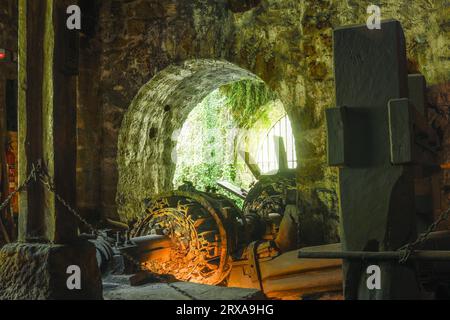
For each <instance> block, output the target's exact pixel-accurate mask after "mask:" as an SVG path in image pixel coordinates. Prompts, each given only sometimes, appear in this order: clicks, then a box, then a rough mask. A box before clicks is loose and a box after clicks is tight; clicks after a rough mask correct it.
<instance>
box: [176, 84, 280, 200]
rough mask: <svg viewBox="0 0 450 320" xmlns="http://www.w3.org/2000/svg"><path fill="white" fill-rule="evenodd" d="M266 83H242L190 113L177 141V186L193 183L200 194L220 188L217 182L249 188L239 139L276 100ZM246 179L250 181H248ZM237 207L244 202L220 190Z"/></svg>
mask: <svg viewBox="0 0 450 320" xmlns="http://www.w3.org/2000/svg"><path fill="white" fill-rule="evenodd" d="M275 98H276V97H275V94H274V93H272V92H271V91H270V90H269V89H267V87H266V86H265V85H264V83H258V82H254V81H240V82H236V83H233V84H230V85H227V86H224V87H222V88H220V89H219V90H216V91H214V92H212V93H211V94H210V95H208V96H207V97H206V98H205V99H204V100H203V101H202V102H201V103H200V104H199V105H198V106H197V107H195V108H194V110H193V111H192V112H191V113H190V115H189V117H188V119H187V120H186V122H185V123H184V125H183V129H182V131H181V133H180V136H179V138H178V141H177V148H176V152H177V166H176V170H175V176H174V186H175V187H179V186H180V185H182V184H183V183H184V182H185V181H190V182H192V183H193V184H194V186H195V187H196V188H197V189H198V190H206V189H208V188H210V187H213V188H218V187H217V185H216V182H217V181H218V180H226V181H229V182H231V183H233V184H235V185H236V186H238V187H241V188H248V186H249V184H250V183H251V182H252V181H251V180H248V175H245V174H243V172H244V170H246V168H244V167H243V166H242V165H238V163H237V150H236V146H235V145H236V135H237V133H238V129H240V128H243V129H248V128H250V127H251V126H252V124H254V123H255V122H256V121H257V120H259V119H260V118H261V117H262V116H264V115H265V114H267V110H264V106H265V105H267V103H268V102H270V101H273V100H274V99H275ZM245 177H247V178H245ZM217 190H218V192H219V193H221V194H224V195H226V196H228V197H230V198H232V199H233V200H235V203H236V204H238V205H242V204H243V201H242V200H241V199H239V198H237V197H235V196H233V195H231V194H230V193H229V192H227V191H224V190H222V189H221V188H218V189H217Z"/></svg>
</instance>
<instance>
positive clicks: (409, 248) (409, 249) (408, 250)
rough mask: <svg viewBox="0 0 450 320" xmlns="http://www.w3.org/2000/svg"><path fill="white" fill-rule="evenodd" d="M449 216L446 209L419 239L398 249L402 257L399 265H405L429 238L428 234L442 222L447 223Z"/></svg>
mask: <svg viewBox="0 0 450 320" xmlns="http://www.w3.org/2000/svg"><path fill="white" fill-rule="evenodd" d="M449 215H450V208H448V209H447V210H446V211H444V212H443V213H442V214H441V215H440V216H439V218H438V219H437V220H436V221H434V222H433V223H432V224H430V226H429V227H428V229H427V231H425V232H424V233H422V234H421V235H419V237H418V238H417V239H416V240H414V241H413V242H410V243H408V244H406V245H404V246H403V247H401V248H400V249H398V251H402V252H403V253H402V255H401V257H400V260H399V262H400V263H406V262H407V261H408V259H409V257H410V256H411V254H413V253H414V250H416V249H417V247H419V246H420V245H422V244H423V243H424V242H425V241H426V240H427V239H428V237H429V236H430V234H431V233H432V232H433V231H435V230H436V229H437V227H438V226H439V225H440V224H441V223H442V222H444V221H447V220H448V218H449Z"/></svg>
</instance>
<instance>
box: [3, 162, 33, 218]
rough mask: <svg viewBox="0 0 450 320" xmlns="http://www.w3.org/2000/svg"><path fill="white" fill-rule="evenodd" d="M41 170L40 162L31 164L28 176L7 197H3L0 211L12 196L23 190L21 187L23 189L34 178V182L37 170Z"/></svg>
mask: <svg viewBox="0 0 450 320" xmlns="http://www.w3.org/2000/svg"><path fill="white" fill-rule="evenodd" d="M40 170H41V166H40V164H38V165H36V166H35V165H33V166H32V168H31V172H30V174H29V175H28V177H27V178H26V179H25V181H24V182H23V183H22V184H21V185H19V186H18V187H17V188H16V189H14V190H13V191H12V192H11V193H10V194H9V195H8V197H7V198H6V199H5V201H3V202H2V204H0V212H1V211H3V210H4V209H5V208H6V207H7V206H8V205H9V204H10V202H11V200H12V199H13V198H14V196H15V195H16V194H18V193H20V192H22V191H23V189H25V188H26V187H27V186H28V185H29V184H30V182H31V181H33V180H34V182H36V180H37V174H38V172H39V171H40Z"/></svg>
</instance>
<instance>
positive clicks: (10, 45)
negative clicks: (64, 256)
mask: <svg viewBox="0 0 450 320" xmlns="http://www.w3.org/2000/svg"><path fill="white" fill-rule="evenodd" d="M17 19H18V15H17V0H4V1H2V3H1V5H0V48H2V49H6V50H8V51H9V52H10V53H12V55H13V56H12V57H11V58H12V59H13V60H14V56H15V55H16V54H17V24H18V22H17ZM16 81H17V65H16V64H15V63H14V62H6V63H5V62H0V164H1V166H0V170H1V172H0V179H1V180H2V183H1V190H0V193H1V197H0V201H1V200H3V199H5V197H6V194H7V192H8V187H9V186H8V184H7V183H5V182H6V180H5V179H4V177H5V176H6V175H7V170H6V166H5V165H4V164H5V162H6V159H5V147H6V144H7V141H8V138H7V134H6V131H7V130H11V131H13V130H16V129H17V122H16V121H17V113H16V111H17V109H16V108H17V91H16V89H17V82H16ZM3 213H5V212H2V213H0V215H1V214H3ZM10 217H11V216H10V215H3V216H2V221H3V222H5V221H9V222H10V225H9V226H8V229H10V228H9V227H11V225H12V223H11V222H12V221H11V220H10ZM5 218H6V219H5ZM0 228H1V226H0ZM11 229H12V228H11ZM1 231H3V230H1ZM9 231H10V236H11V235H12V236H13V237H14V232H12V230H9ZM5 239H6V236H5V235H4V234H3V232H0V245H1V244H2V243H3V242H4V240H5Z"/></svg>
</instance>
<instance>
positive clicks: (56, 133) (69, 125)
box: [19, 0, 78, 243]
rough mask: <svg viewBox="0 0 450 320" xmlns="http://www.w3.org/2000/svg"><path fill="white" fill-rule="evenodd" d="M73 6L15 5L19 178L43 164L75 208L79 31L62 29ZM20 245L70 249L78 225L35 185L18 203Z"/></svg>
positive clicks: (31, 1) (58, 0) (63, 0)
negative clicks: (35, 243)
mask: <svg viewBox="0 0 450 320" xmlns="http://www.w3.org/2000/svg"><path fill="white" fill-rule="evenodd" d="M72 4H76V1H67V0H46V1H35V0H21V1H20V4H19V88H20V89H19V177H20V182H23V181H24V180H25V179H26V177H27V176H28V175H29V173H30V172H31V170H32V165H33V164H36V163H37V162H38V161H39V160H42V166H43V168H44V170H46V171H47V172H48V174H49V176H50V177H51V178H50V179H51V183H52V184H53V185H54V187H55V191H56V193H57V194H58V195H59V196H61V197H62V198H63V199H64V200H65V201H66V202H67V203H68V204H70V205H71V206H72V207H74V206H75V203H76V202H75V194H76V191H75V171H76V144H75V140H76V101H77V99H76V75H77V66H78V59H77V57H78V31H70V30H68V29H67V27H66V19H67V17H68V15H67V14H66V9H67V7H68V6H69V5H72ZM20 199H21V200H20V222H19V225H20V227H19V233H20V236H19V237H20V239H21V240H24V241H28V242H29V241H50V242H55V243H69V242H72V241H74V240H76V238H77V235H78V220H77V219H76V218H75V217H74V216H73V215H72V214H71V213H70V212H69V211H68V210H67V208H66V207H65V206H63V205H62V204H61V203H60V202H59V201H57V199H56V197H55V195H54V194H53V193H52V192H49V191H48V190H47V189H46V188H44V187H43V186H42V185H41V184H39V183H33V184H31V185H30V186H29V187H28V188H27V189H26V192H24V193H23V194H22V195H21V198H20Z"/></svg>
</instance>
